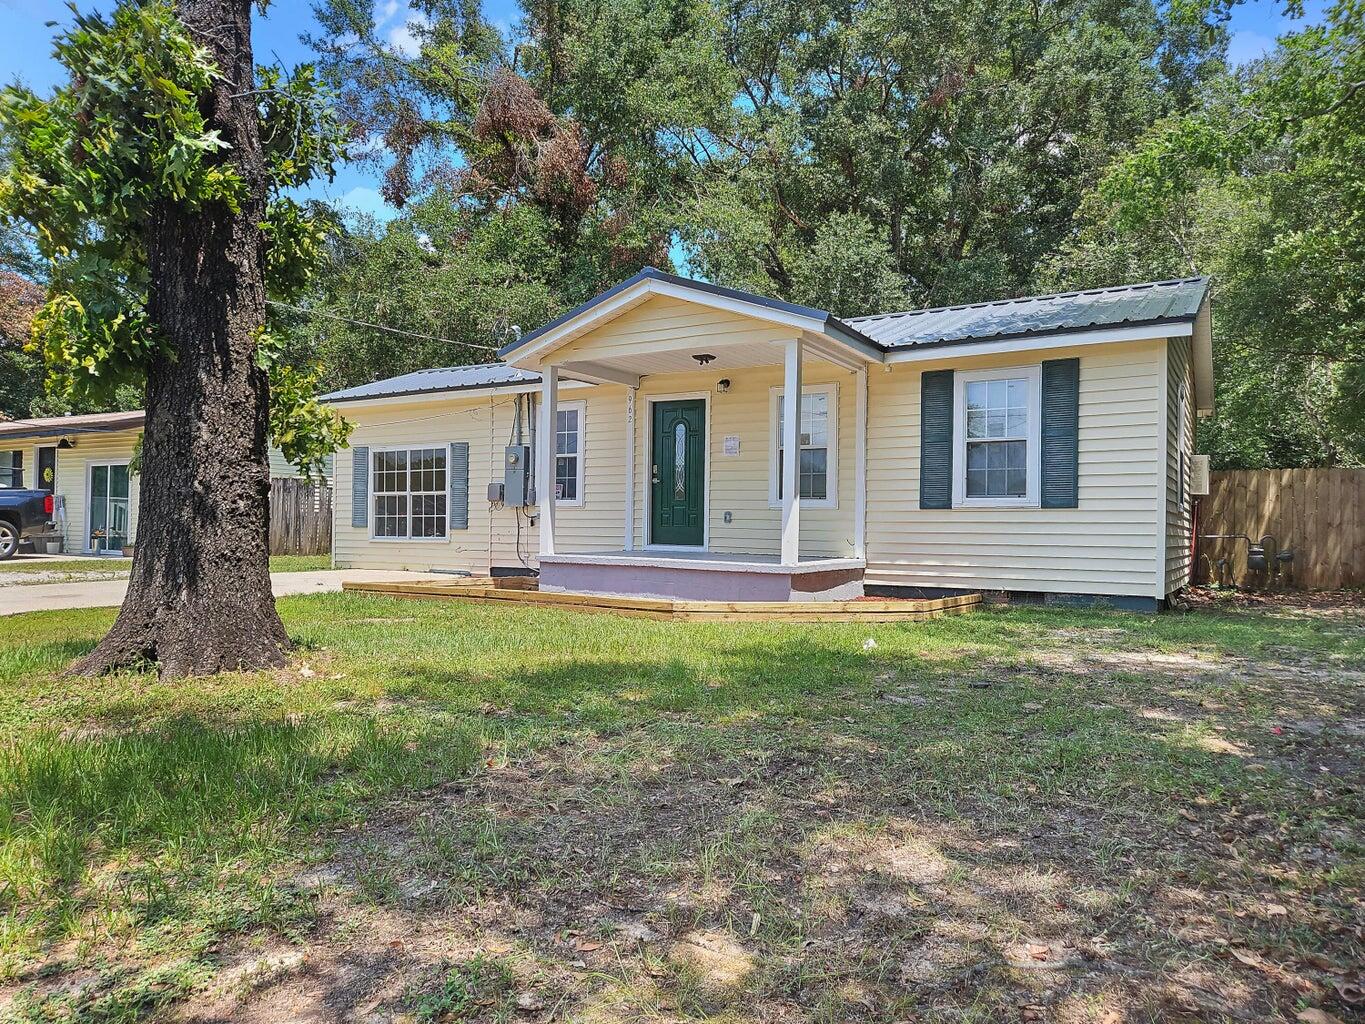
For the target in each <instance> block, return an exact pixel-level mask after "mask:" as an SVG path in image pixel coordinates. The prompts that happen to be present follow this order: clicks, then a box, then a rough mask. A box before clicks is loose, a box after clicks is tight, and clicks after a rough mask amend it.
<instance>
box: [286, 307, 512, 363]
mask: <svg viewBox="0 0 1365 1024" xmlns="http://www.w3.org/2000/svg"><path fill="white" fill-rule="evenodd" d="M265 301H266V303H267V304H268V305H271V306H279V307H280V308H282V309H289V310H293V311H294V312H295V313H302V314H303V315H304V316H320V317H325V318H326V319H328V320H338V321H340V322H341V323H344V324H352V325H353V326H356V327H368V328H370V329H371V330H375V331H386V332H387V333H389V334H401V335H403V337H405V338H419V339H421V340H422V341H439V342H441V344H443V345H463V346H464V347H465V348H481V349H484V350H486V351H488V352H496V351H498V349H499V348H500V347H501V346H499V345H481V344H479V343H478V342H475V341H455V340H453V339H451V338H437V337H435V336H434V335H431V334H418V333H417V332H416V331H405V330H402V329H401V328H398V327H389V326H387V325H385V324H375V323H370V321H368V320H356V319H353V318H352V317H349V316H339V315H337V314H336V313H327V312H324V311H323V310H320V309H305V308H304V307H303V306H293V305H290V304H289V303H288V302H280V301H279V300H278V299H266V300H265Z"/></svg>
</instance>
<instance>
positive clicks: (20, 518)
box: [0, 487, 54, 562]
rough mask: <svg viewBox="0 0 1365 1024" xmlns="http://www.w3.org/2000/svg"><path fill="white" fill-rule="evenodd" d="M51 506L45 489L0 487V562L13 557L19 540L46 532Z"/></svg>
mask: <svg viewBox="0 0 1365 1024" xmlns="http://www.w3.org/2000/svg"><path fill="white" fill-rule="evenodd" d="M53 508H54V499H53V497H52V495H51V494H49V493H48V492H47V491H25V490H23V489H22V488H14V487H0V562H3V561H4V560H5V559H7V558H13V557H14V555H15V552H17V551H18V550H19V542H20V541H22V540H25V539H27V538H30V537H36V536H38V535H40V534H44V533H47V532H48V524H49V523H51V522H52V512H53Z"/></svg>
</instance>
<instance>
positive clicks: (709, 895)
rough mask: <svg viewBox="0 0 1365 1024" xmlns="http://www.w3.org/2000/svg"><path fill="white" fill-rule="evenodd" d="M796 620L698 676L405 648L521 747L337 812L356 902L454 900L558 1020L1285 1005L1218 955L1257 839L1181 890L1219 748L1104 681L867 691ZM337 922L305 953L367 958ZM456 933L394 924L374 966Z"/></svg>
mask: <svg viewBox="0 0 1365 1024" xmlns="http://www.w3.org/2000/svg"><path fill="white" fill-rule="evenodd" d="M792 647H793V650H792V652H791V654H790V655H789V656H785V657H784V656H783V655H782V654H781V653H778V654H776V655H774V653H773V652H772V651H770V650H767V649H764V650H761V651H752V650H746V649H745V648H744V646H743V645H737V646H735V647H734V648H726V649H725V650H722V651H718V652H712V654H711V655H710V657H709V660H708V662H707V664H706V667H705V670H704V671H702V670H698V669H697V668H696V666H695V665H693V664H691V663H689V662H688V661H686V660H683V659H680V658H670V657H663V658H657V659H654V660H650V659H647V658H642V659H640V660H638V661H631V662H626V661H615V660H603V659H600V658H563V659H559V660H556V661H555V662H554V663H553V664H551V665H547V666H545V667H543V668H542V669H540V670H537V671H525V672H521V673H518V674H517V675H515V676H514V677H513V678H509V679H507V680H505V681H501V682H498V683H490V682H489V681H488V680H487V679H485V678H482V677H480V678H478V679H471V678H469V677H467V676H466V675H464V674H462V673H460V672H450V671H439V670H433V669H432V668H431V667H430V666H426V665H412V666H409V667H408V668H407V669H406V670H405V671H404V672H403V673H402V679H401V685H404V686H409V687H411V688H412V692H414V693H420V694H421V695H423V697H424V698H425V699H428V700H432V701H435V702H441V701H445V700H458V699H459V697H458V696H457V695H459V694H461V693H468V692H472V693H474V694H476V695H477V697H478V698H479V699H480V700H481V701H482V702H483V711H482V714H483V715H484V716H485V717H484V721H485V726H486V729H487V730H488V732H489V733H490V734H496V733H497V731H498V729H499V728H503V729H506V730H508V731H513V732H517V733H518V734H519V737H520V739H519V743H512V744H510V745H509V747H510V749H509V751H508V752H507V753H505V754H500V753H499V750H498V749H496V748H494V749H491V750H490V751H489V757H488V758H487V762H486V764H485V767H484V768H483V769H482V770H481V771H479V772H478V773H477V774H476V775H475V776H474V777H473V778H472V779H467V780H464V779H460V780H451V781H450V782H449V783H448V784H447V785H446V786H443V787H439V788H437V789H435V790H432V791H429V792H426V793H422V794H409V795H408V796H406V797H404V798H403V799H400V800H395V801H391V802H390V803H389V804H388V805H387V806H385V807H383V808H382V809H377V810H376V813H374V814H373V815H371V816H370V818H369V820H368V821H367V822H366V824H365V825H364V826H363V827H362V828H360V829H357V830H356V831H355V832H354V833H352V834H351V835H350V836H348V838H347V840H346V841H345V843H344V844H342V846H341V848H340V849H339V851H338V853H337V856H336V858H335V860H334V861H333V864H334V866H335V867H336V869H337V870H338V871H339V872H340V878H341V879H342V881H343V884H342V892H343V895H342V899H343V901H344V902H345V904H346V905H347V906H348V907H349V908H350V909H349V910H348V911H346V913H351V914H362V915H371V916H372V918H373V919H374V920H375V921H381V922H385V923H386V924H385V929H388V930H385V929H381V930H380V933H382V934H390V933H391V931H392V929H394V928H401V927H402V924H401V922H405V921H406V922H408V924H409V926H412V925H413V923H414V922H417V923H419V927H418V930H419V931H425V929H426V928H429V927H430V926H431V925H432V924H433V923H434V922H437V921H440V922H444V927H445V928H446V929H447V930H448V931H450V932H452V933H453V934H454V938H450V939H449V942H451V943H453V944H454V945H456V946H461V945H462V946H464V947H466V948H473V949H481V950H489V949H494V950H502V951H503V953H502V954H501V955H502V956H503V958H504V960H505V962H506V964H507V966H508V969H509V970H510V971H512V973H513V974H514V975H515V976H516V978H517V979H518V980H517V984H518V985H519V986H521V987H522V988H525V989H527V990H529V991H530V992H531V997H530V999H531V1002H532V1003H533V1004H534V1003H535V1002H536V1001H537V1000H540V1001H543V1002H545V1003H546V1004H547V1005H554V1006H556V1007H557V1012H558V1013H559V1014H560V1016H562V1017H564V1018H567V1019H578V1018H597V1017H607V1018H610V1019H616V1018H619V1019H631V1018H635V1017H639V1016H641V1015H649V1014H654V1013H658V1012H659V1010H660V1008H661V1007H662V1008H664V1009H665V1010H669V1009H671V1010H675V1011H677V1012H679V1013H682V1014H683V1015H689V1014H707V1013H729V1014H731V1015H733V1016H737V1017H739V1018H742V1019H755V1020H778V1019H789V1018H791V1017H798V1018H802V1019H831V1020H834V1019H837V1020H874V1019H887V1015H888V1014H891V1015H895V1014H902V1015H903V1014H914V1013H920V1014H924V1015H926V1019H939V1018H943V1019H948V1018H956V1017H957V1016H958V1015H960V1014H961V1013H963V1012H968V1011H971V1010H972V1009H973V1008H975V1009H976V1010H977V1011H978V1012H980V1011H981V1010H982V1009H985V1010H986V1012H987V1015H988V1016H994V1015H999V1014H1008V1015H1013V1014H1014V1013H1015V1012H1016V1011H1017V1008H1018V1007H1019V1006H1021V1005H1035V1004H1037V1005H1044V1006H1046V1007H1048V1012H1050V1013H1082V1012H1088V1009H1087V1008H1093V1007H1094V1006H1096V1005H1103V1006H1105V1007H1106V1008H1114V1009H1116V1010H1118V1011H1119V1012H1121V1013H1131V1014H1134V1015H1137V1016H1135V1018H1134V1019H1142V1018H1141V1015H1144V1014H1145V1015H1149V1016H1151V1017H1153V1018H1154V1019H1156V1018H1162V1019H1164V1018H1166V1017H1169V1016H1170V1015H1172V1014H1185V1015H1188V1016H1190V1017H1191V1018H1193V1019H1209V1020H1215V1019H1222V1017H1223V1016H1224V1015H1226V1016H1231V1017H1247V1018H1248V1019H1276V1018H1281V1019H1290V1018H1292V1015H1293V1010H1294V1007H1295V1001H1296V1000H1297V999H1298V998H1299V996H1300V992H1299V991H1298V990H1296V989H1294V988H1293V987H1291V986H1283V985H1279V986H1277V985H1276V984H1274V983H1273V981H1272V980H1271V979H1269V978H1267V977H1266V976H1265V975H1260V974H1257V973H1256V972H1254V971H1250V970H1248V969H1246V967H1245V966H1243V965H1242V964H1241V963H1240V962H1238V961H1236V960H1233V959H1231V958H1229V957H1228V956H1227V955H1226V952H1225V950H1226V945H1225V944H1226V943H1228V942H1229V941H1237V942H1248V941H1252V940H1253V939H1255V938H1256V937H1257V936H1259V941H1263V942H1265V943H1266V944H1268V945H1269V946H1271V948H1273V944H1274V943H1276V942H1281V943H1283V942H1284V941H1285V937H1284V935H1283V934H1280V933H1278V932H1277V931H1276V930H1275V928H1274V927H1269V928H1268V929H1267V930H1265V931H1264V932H1263V933H1259V932H1256V931H1255V926H1254V925H1255V923H1254V922H1253V923H1252V924H1248V923H1245V922H1242V921H1240V920H1239V919H1238V918H1237V917H1236V916H1235V914H1234V913H1232V911H1233V910H1234V909H1236V904H1235V903H1234V898H1236V897H1242V896H1245V897H1249V898H1253V899H1254V898H1255V897H1256V895H1257V894H1256V892H1255V891H1254V890H1255V889H1256V888H1257V887H1259V886H1262V885H1263V884H1264V878H1262V877H1258V876H1256V872H1255V871H1254V869H1253V867H1252V862H1253V861H1255V860H1256V859H1258V858H1260V857H1263V856H1266V851H1256V852H1255V854H1254V855H1252V850H1251V849H1250V848H1248V849H1245V850H1243V851H1242V854H1241V856H1242V857H1243V858H1244V864H1243V867H1244V868H1245V869H1246V873H1245V874H1244V875H1243V876H1241V877H1233V878H1228V877H1227V876H1226V874H1224V876H1223V877H1221V878H1220V880H1219V884H1218V885H1217V886H1216V887H1215V886H1209V887H1208V888H1209V891H1208V892H1205V893H1202V894H1201V892H1200V888H1201V885H1205V884H1206V883H1207V880H1209V879H1212V878H1214V877H1216V876H1218V875H1219V871H1220V861H1222V860H1224V859H1225V858H1226V850H1225V847H1224V846H1223V845H1220V844H1219V843H1218V842H1217V841H1216V839H1215V841H1213V842H1206V841H1205V839H1207V838H1209V837H1200V838H1199V839H1197V840H1196V839H1195V838H1194V837H1191V836H1189V835H1186V834H1173V832H1172V828H1171V821H1170V817H1171V813H1172V809H1173V808H1174V807H1175V806H1179V805H1180V802H1182V801H1185V800H1188V799H1190V798H1192V797H1193V796H1194V795H1195V794H1196V793H1198V792H1201V791H1203V790H1205V789H1207V788H1209V787H1214V788H1217V787H1229V786H1236V785H1237V784H1238V783H1239V775H1238V772H1237V770H1236V769H1235V768H1234V769H1232V770H1229V769H1228V766H1227V765H1226V763H1225V762H1222V761H1220V760H1219V759H1218V758H1216V757H1214V756H1213V755H1211V754H1209V753H1208V752H1200V751H1198V750H1193V751H1182V750H1178V749H1172V747H1171V746H1170V744H1168V743H1166V742H1165V740H1164V739H1163V738H1162V737H1161V736H1159V735H1153V734H1152V733H1150V732H1149V731H1147V730H1145V729H1144V728H1142V727H1141V724H1140V722H1139V720H1135V719H1133V718H1131V717H1130V716H1128V715H1126V714H1124V713H1122V712H1121V711H1117V710H1116V709H1114V708H1113V707H1112V706H1111V707H1088V706H1086V704H1085V702H1084V701H1081V702H1063V703H1061V704H1059V707H1058V708H1057V709H1054V710H1053V711H1051V712H1049V713H1048V714H1046V715H1044V716H1043V720H1035V721H1032V723H1031V724H1030V723H1029V721H1028V720H1029V719H1030V717H1031V716H1030V714H1029V713H1027V712H1023V713H1022V717H1023V719H1024V721H1022V722H1021V721H1019V720H1017V718H1018V716H1019V714H1020V713H1021V712H1020V708H1019V707H1018V704H1019V697H1020V696H1022V695H1032V694H1033V690H1032V688H1027V689H1026V688H1025V686H1024V684H1019V685H1017V686H1003V685H998V686H995V687H993V688H991V689H989V690H985V691H980V690H976V689H975V688H973V687H971V686H970V685H968V684H967V681H966V680H965V678H964V677H962V676H961V675H960V674H959V667H958V666H948V667H944V666H943V665H935V666H933V667H932V668H931V670H928V671H927V672H926V670H925V666H916V671H915V672H913V673H911V675H912V676H913V678H914V680H915V687H914V688H913V692H912V693H910V694H909V695H908V696H915V697H918V698H920V699H921V700H922V701H923V703H916V702H910V701H908V700H907V702H895V701H887V700H885V699H884V698H885V697H887V696H892V695H895V694H894V693H893V692H891V691H892V690H893V689H894V687H895V682H896V681H895V679H894V678H892V679H887V678H884V677H885V676H886V674H887V673H888V672H892V673H894V668H893V667H889V666H888V665H887V664H886V663H881V662H878V661H877V660H876V659H869V658H866V657H862V656H861V655H860V654H857V653H852V652H849V651H845V650H833V651H831V650H828V649H825V650H821V649H819V648H820V645H819V644H818V642H816V641H811V640H809V639H807V640H806V641H805V642H803V643H798V644H793V645H792ZM1091 682H1092V681H1091V680H1090V679H1088V678H1081V677H1077V678H1074V679H1070V678H1069V677H1068V676H1067V675H1066V673H1058V674H1056V677H1055V678H1053V679H1052V680H1051V681H1050V683H1049V685H1050V686H1052V687H1054V688H1056V687H1063V688H1065V687H1066V686H1068V685H1074V686H1075V687H1076V688H1078V689H1079V690H1080V691H1081V692H1082V693H1088V692H1089V691H1090V689H1091ZM879 688H880V689H879ZM1014 689H1019V690H1022V691H1024V693H1022V694H1021V693H1015V692H1013V690H1014ZM881 690H886V691H888V692H886V693H881ZM879 694H880V695H879ZM499 721H501V722H503V723H504V724H503V725H501V726H500V725H498V724H497V723H498V722H499ZM377 880H382V883H383V884H379V883H378V881H377ZM1243 890H1246V891H1245V892H1244V891H1243ZM365 919H366V920H370V918H369V917H367V918H365ZM1309 934H1311V936H1312V937H1311V938H1309V939H1307V941H1308V943H1309V944H1310V945H1316V947H1317V948H1319V949H1322V950H1326V951H1328V952H1330V953H1331V954H1332V955H1334V956H1338V957H1340V956H1343V955H1345V953H1346V951H1345V949H1344V947H1343V948H1333V940H1330V939H1328V938H1326V937H1325V936H1324V935H1322V934H1320V933H1309ZM349 941H350V945H349V946H347V947H331V948H328V947H326V943H325V940H324V950H323V952H322V954H321V955H322V956H324V957H327V956H333V957H337V958H340V959H341V960H343V961H344V960H345V959H346V958H347V957H349V956H354V955H359V954H357V953H356V951H355V949H354V945H355V943H354V939H351V940H349ZM1298 941H1301V942H1302V941H1304V940H1303V939H1302V938H1301V939H1300V940H1298ZM1220 943H1223V944H1224V945H1221V946H1220ZM364 945H365V944H364V943H363V942H362V943H361V946H362V948H363V947H364ZM1336 945H1337V946H1340V943H1339V942H1337V943H1336ZM689 950H690V951H692V952H688V951H689ZM697 950H700V951H701V952H700V953H697V952H696V951H697ZM450 954H451V949H450V948H449V947H441V946H439V945H436V946H433V945H426V946H424V945H422V944H421V943H417V944H415V945H414V947H413V948H412V949H411V950H410V951H409V953H408V955H407V956H406V958H405V961H404V963H403V964H401V965H397V966H395V968H394V971H393V974H392V975H391V976H390V978H389V979H388V981H387V982H386V986H387V988H388V989H390V990H392V991H395V992H396V991H398V990H400V989H402V988H404V986H405V985H407V984H408V982H407V981H404V980H403V979H410V978H411V977H413V976H416V975H420V974H421V973H422V972H429V971H430V970H431V969H432V964H433V963H435V962H437V961H438V960H439V959H440V958H441V957H444V956H449V955H450ZM1344 962H1348V963H1349V962H1350V961H1349V960H1346V961H1344ZM400 982H402V983H401V984H400ZM1316 984H1319V986H1320V987H1322V986H1323V985H1324V983H1323V982H1316ZM1324 991H1325V988H1324ZM248 1005H249V1000H248ZM391 1008H392V1009H394V1010H395V1011H396V1010H397V1009H399V1008H401V999H399V997H397V996H394V997H393V1001H392V1003H391ZM343 1019H345V1018H343Z"/></svg>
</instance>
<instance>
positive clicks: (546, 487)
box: [536, 366, 559, 555]
mask: <svg viewBox="0 0 1365 1024" xmlns="http://www.w3.org/2000/svg"><path fill="white" fill-rule="evenodd" d="M558 419H559V367H557V366H546V367H544V368H542V369H541V371H540V422H539V423H538V424H537V426H536V505H537V506H538V507H539V511H540V553H541V554H542V555H553V554H554V553H555V440H556V435H557V433H558V432H557V430H556V429H555V428H556V425H557V423H558Z"/></svg>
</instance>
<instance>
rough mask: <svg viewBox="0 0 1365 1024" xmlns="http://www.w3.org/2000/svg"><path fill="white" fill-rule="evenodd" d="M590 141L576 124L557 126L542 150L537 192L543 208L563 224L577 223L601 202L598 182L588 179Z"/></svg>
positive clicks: (539, 155)
mask: <svg viewBox="0 0 1365 1024" xmlns="http://www.w3.org/2000/svg"><path fill="white" fill-rule="evenodd" d="M587 164H588V140H587V136H586V135H585V133H584V131H583V129H582V127H581V126H580V125H579V124H578V123H577V122H576V121H565V122H561V123H560V124H557V125H555V128H554V133H553V134H552V135H551V136H550V138H549V139H548V140H547V141H545V142H544V143H542V144H541V145H540V146H539V147H538V151H537V153H536V162H535V181H534V188H535V194H536V198H537V199H539V200H540V202H541V205H542V206H544V207H545V208H546V209H547V210H549V211H550V212H552V213H553V214H554V215H555V216H556V217H557V219H558V220H559V221H560V222H561V223H566V224H567V223H573V222H576V221H578V220H579V219H581V218H582V216H583V215H584V214H585V213H587V212H588V211H589V210H590V209H592V204H593V203H594V202H596V201H597V182H595V181H593V180H592V178H590V177H589V176H588V169H587Z"/></svg>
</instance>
